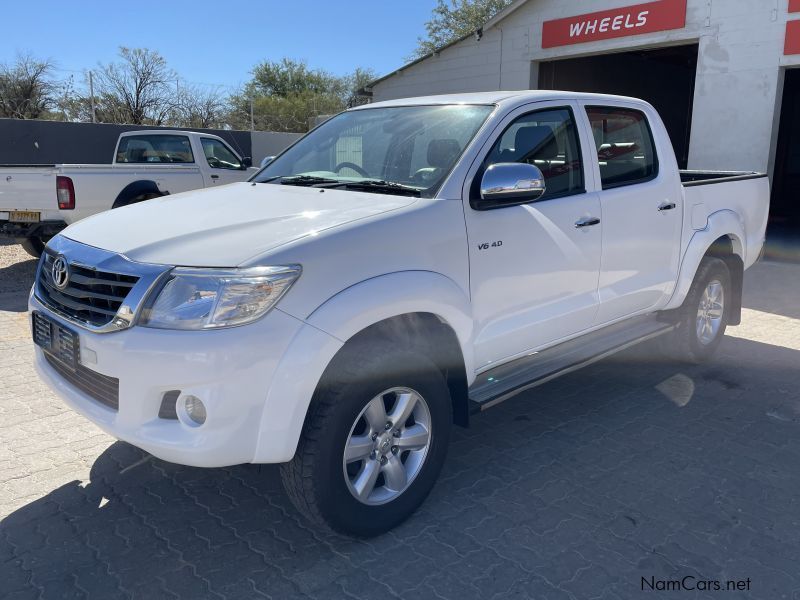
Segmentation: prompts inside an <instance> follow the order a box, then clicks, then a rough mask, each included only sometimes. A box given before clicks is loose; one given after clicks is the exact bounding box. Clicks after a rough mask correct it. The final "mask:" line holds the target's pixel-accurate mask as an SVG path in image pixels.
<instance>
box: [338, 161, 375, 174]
mask: <svg viewBox="0 0 800 600" xmlns="http://www.w3.org/2000/svg"><path fill="white" fill-rule="evenodd" d="M342 169H353V171H355V172H356V173H358V174H359V175H361V176H362V177H369V173H367V172H366V171H365V170H364V169H362V168H361V167H359V166H358V165H357V164H355V163H351V162H340V163H339V164H338V165H336V166H335V167H333V170H334V171H335V172H336V173H338V172H339V171H341V170H342Z"/></svg>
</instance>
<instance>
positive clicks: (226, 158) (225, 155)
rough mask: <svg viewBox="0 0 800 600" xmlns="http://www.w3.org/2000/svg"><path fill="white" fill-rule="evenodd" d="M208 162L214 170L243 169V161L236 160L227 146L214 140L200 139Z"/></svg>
mask: <svg viewBox="0 0 800 600" xmlns="http://www.w3.org/2000/svg"><path fill="white" fill-rule="evenodd" d="M200 143H201V144H202V145H203V154H205V155H206V162H207V163H208V166H209V167H212V168H214V169H241V168H242V161H240V160H239V159H238V158H236V155H235V154H234V153H233V152H231V150H230V148H228V147H227V146H226V145H225V144H223V143H222V142H220V141H219V140H215V139H213V138H200Z"/></svg>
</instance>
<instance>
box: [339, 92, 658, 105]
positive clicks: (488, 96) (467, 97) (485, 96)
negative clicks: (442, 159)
mask: <svg viewBox="0 0 800 600" xmlns="http://www.w3.org/2000/svg"><path fill="white" fill-rule="evenodd" d="M545 100H584V101H586V100H591V101H597V102H604V101H608V100H625V101H630V102H638V103H642V104H646V103H645V102H644V101H643V100H640V99H638V98H629V97H626V96H612V95H608V94H587V93H583V92H563V91H559V90H508V91H496V92H467V93H462V94H445V95H440V96H417V97H414V98H397V99H395V100H384V101H382V102H372V103H370V104H362V105H361V106H356V107H354V108H352V109H350V110H364V109H369V108H379V107H389V106H422V105H431V104H506V103H508V104H526V103H528V102H542V101H545Z"/></svg>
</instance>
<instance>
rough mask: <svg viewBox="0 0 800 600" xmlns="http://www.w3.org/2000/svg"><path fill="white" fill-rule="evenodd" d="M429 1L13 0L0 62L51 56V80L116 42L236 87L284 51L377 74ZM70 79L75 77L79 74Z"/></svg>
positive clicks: (407, 50) (188, 73)
mask: <svg viewBox="0 0 800 600" xmlns="http://www.w3.org/2000/svg"><path fill="white" fill-rule="evenodd" d="M434 5H435V0H401V1H398V0H395V1H389V0H346V1H338V2H337V1H331V0H328V1H325V0H294V1H291V0H290V1H288V2H286V1H283V2H276V1H274V0H269V1H265V2H236V1H228V2H221V1H220V0H217V1H214V2H209V1H207V0H193V1H191V2H189V1H185V0H166V1H164V0H162V1H156V2H108V1H107V0H106V1H105V2H95V1H81V2H74V3H66V2H63V0H61V1H59V2H56V1H53V0H36V2H35V3H33V4H27V3H26V2H13V3H8V4H7V5H6V6H4V7H3V22H4V23H5V25H6V26H5V27H4V28H3V33H2V37H0V62H7V61H11V60H13V59H14V56H15V54H16V53H17V52H30V53H32V54H33V55H34V56H36V57H38V58H50V59H52V60H53V61H55V64H56V65H57V67H59V68H60V69H61V71H60V72H58V75H59V77H65V76H68V75H69V74H70V73H69V70H74V71H81V70H83V69H88V68H92V67H96V65H97V63H98V61H99V62H109V61H112V60H114V59H115V58H116V52H117V48H118V47H119V46H131V47H146V48H151V49H155V50H158V51H159V52H160V53H161V54H162V55H163V56H164V57H165V58H166V59H167V62H168V63H169V65H170V66H171V67H172V68H173V69H174V70H175V71H177V72H178V74H179V75H180V76H181V77H182V78H183V79H184V80H186V81H187V82H192V83H209V84H219V85H223V86H230V87H233V86H237V85H238V84H240V83H243V82H245V81H247V80H248V78H249V71H250V69H251V68H252V67H253V65H255V64H256V63H258V62H260V61H262V60H265V59H269V60H277V59H280V58H282V57H284V56H288V57H291V58H296V59H304V60H306V61H307V62H308V64H309V65H310V66H312V67H319V68H323V69H325V70H328V71H330V72H332V73H335V74H337V75H341V74H344V73H346V72H349V71H351V70H352V69H354V68H355V67H356V66H363V67H372V68H373V69H375V70H376V71H377V72H378V73H379V74H385V73H388V72H390V71H392V70H394V69H395V68H397V67H399V66H401V65H402V64H403V63H404V62H405V58H406V57H408V55H410V54H411V52H412V50H413V49H414V47H415V46H416V41H417V37H418V36H420V35H422V34H423V33H424V23H425V21H426V20H427V19H428V18H429V17H430V15H431V10H432V8H433V6H434ZM137 7H138V8H137ZM221 7H223V8H221ZM12 24H13V26H12ZM74 75H75V79H76V82H78V81H80V80H81V78H82V76H81V74H80V73H74Z"/></svg>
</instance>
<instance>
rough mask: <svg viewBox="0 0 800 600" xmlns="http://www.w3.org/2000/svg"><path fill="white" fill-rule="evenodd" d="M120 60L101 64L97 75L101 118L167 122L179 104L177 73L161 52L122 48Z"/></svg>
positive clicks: (117, 120)
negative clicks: (169, 65)
mask: <svg viewBox="0 0 800 600" xmlns="http://www.w3.org/2000/svg"><path fill="white" fill-rule="evenodd" d="M119 56H120V59H121V60H120V61H119V62H116V63H111V64H108V65H100V69H99V70H98V72H97V74H96V77H95V88H96V96H95V105H96V111H95V112H96V114H97V120H98V121H101V122H105V123H127V124H131V125H163V124H165V122H166V121H167V120H168V119H169V117H170V116H171V115H172V114H173V113H174V112H175V110H176V107H177V98H176V96H177V93H178V92H177V75H176V74H175V72H174V71H173V70H172V69H170V68H169V67H168V66H167V61H166V60H164V57H162V56H161V55H160V54H159V53H158V52H156V51H154V50H148V49H146V48H125V47H121V48H120V50H119Z"/></svg>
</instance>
